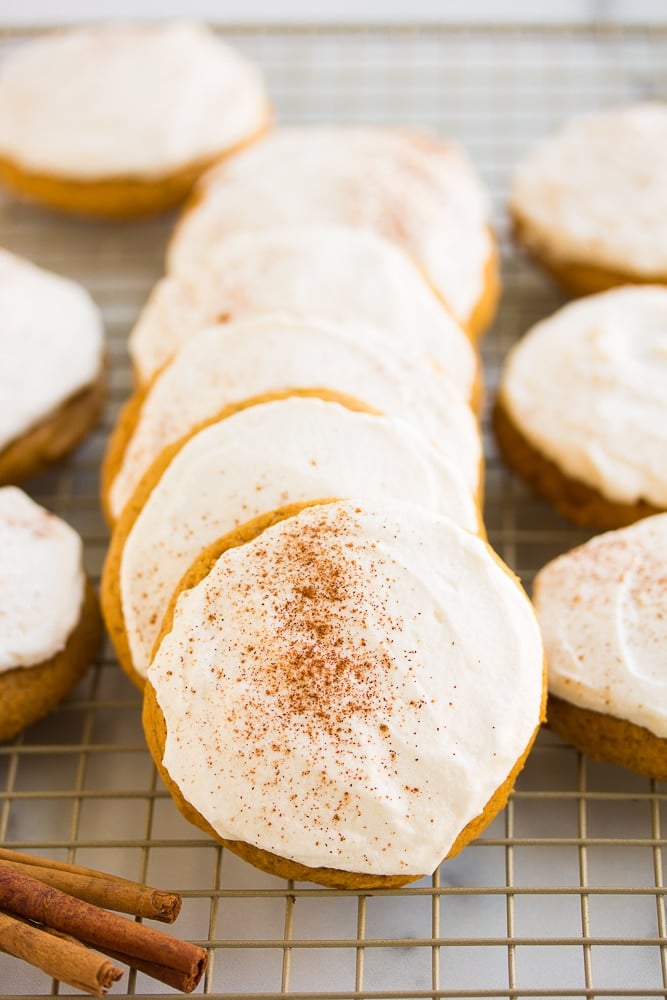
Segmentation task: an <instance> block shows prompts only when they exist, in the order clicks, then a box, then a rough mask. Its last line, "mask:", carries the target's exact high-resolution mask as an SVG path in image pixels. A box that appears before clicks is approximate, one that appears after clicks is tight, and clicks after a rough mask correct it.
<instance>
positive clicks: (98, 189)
mask: <svg viewBox="0 0 667 1000" xmlns="http://www.w3.org/2000/svg"><path fill="white" fill-rule="evenodd" d="M268 128H269V123H268V119H267V122H266V123H265V124H264V125H263V126H262V128H261V129H259V130H258V131H257V132H256V133H255V134H254V135H252V136H250V137H249V138H248V139H246V140H244V141H243V142H240V143H238V144H237V145H236V146H234V147H233V148H232V149H229V150H225V151H224V152H221V153H220V154H219V155H217V156H213V157H206V159H203V160H197V161H196V162H194V163H191V164H189V165H188V166H185V167H183V168H182V169H180V170H176V171H174V172H172V173H169V174H165V175H163V176H161V177H154V178H142V177H133V176H127V177H109V178H106V179H100V180H91V181H83V180H82V181H77V180H71V179H69V178H66V177H56V176H51V175H49V174H43V173H38V172H36V171H32V170H28V169H24V168H23V167H21V166H19V164H17V163H16V162H15V161H13V160H11V159H7V158H4V157H0V184H2V185H3V186H4V187H6V188H8V189H9V190H10V191H12V192H13V193H14V194H15V195H18V196H19V197H24V198H28V199H29V200H32V201H37V202H40V203H41V204H43V205H47V206H48V207H49V208H55V209H57V210H58V211H61V212H68V213H73V214H75V215H88V216H96V217H99V218H105V219H132V218H140V217H141V216H146V215H155V214H157V213H158V212H166V211H168V210H169V209H172V208H175V207H176V206H177V205H180V204H181V203H182V202H183V201H184V200H185V199H186V198H187V196H188V194H189V193H190V191H191V190H192V188H193V186H194V184H195V183H196V182H197V180H198V179H199V178H200V177H201V175H202V174H203V173H204V171H206V170H208V168H209V167H210V166H212V165H213V164H214V163H216V162H217V161H218V159H222V158H224V157H227V156H230V155H233V154H234V153H236V152H238V151H239V150H241V149H244V148H245V147H246V146H248V145H250V144H251V143H252V142H254V141H255V140H256V139H259V138H261V137H262V136H263V135H265V133H266V132H267V131H268Z"/></svg>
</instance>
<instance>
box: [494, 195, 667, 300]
mask: <svg viewBox="0 0 667 1000" xmlns="http://www.w3.org/2000/svg"><path fill="white" fill-rule="evenodd" d="M512 223H513V230H514V236H515V238H516V240H517V242H518V243H520V244H521V246H522V247H523V249H524V250H525V251H526V253H527V254H528V255H529V256H530V257H531V258H532V259H533V260H534V261H535V262H536V263H537V264H539V265H540V267H542V269H543V270H544V271H546V272H547V274H549V275H550V276H551V277H552V278H553V279H554V280H555V281H556V282H557V283H558V284H559V285H560V286H561V288H563V289H564V290H565V291H566V292H569V293H570V294H572V295H594V294H595V293H597V292H606V291H609V289H610V288H619V287H620V286H621V285H667V274H664V273H663V274H649V275H647V274H636V273H634V272H632V271H616V270H613V269H612V268H607V267H600V266H598V265H596V264H593V263H590V262H585V261H575V260H565V259H563V258H560V257H557V256H556V255H554V254H553V253H551V252H550V251H549V249H548V248H547V247H545V246H544V244H543V243H541V242H540V241H539V240H536V239H534V238H533V237H532V235H531V232H530V224H529V223H527V222H526V221H525V220H523V219H521V218H520V216H518V215H517V214H516V213H515V214H514V215H513V218H512Z"/></svg>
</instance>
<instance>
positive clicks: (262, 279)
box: [129, 226, 478, 397]
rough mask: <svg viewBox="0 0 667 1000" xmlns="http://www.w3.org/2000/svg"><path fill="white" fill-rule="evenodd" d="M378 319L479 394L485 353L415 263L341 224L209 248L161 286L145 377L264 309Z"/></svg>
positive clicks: (148, 316)
mask: <svg viewBox="0 0 667 1000" xmlns="http://www.w3.org/2000/svg"><path fill="white" fill-rule="evenodd" d="M276 311H279V312H288V313H291V314H295V315H300V316H322V317H324V318H326V319H332V320H337V321H340V322H346V321H348V320H352V321H360V322H364V323H369V324H371V325H373V326H375V327H376V328H377V329H378V331H381V332H382V333H384V334H386V335H387V337H390V338H391V339H392V340H394V341H396V342H397V346H400V344H401V343H404V344H406V346H407V347H408V349H410V350H414V349H417V350H422V351H423V353H424V354H426V355H428V356H429V357H430V358H433V359H434V360H435V361H436V362H437V363H438V364H439V365H440V366H441V367H442V368H444V370H445V371H446V372H447V373H448V374H449V375H450V377H451V378H452V380H453V381H454V382H456V384H457V385H458V386H459V388H460V389H461V391H462V392H463V394H464V395H465V396H468V397H469V396H470V395H471V393H472V391H473V387H474V383H475V379H476V376H477V367H478V361H477V355H476V353H475V350H474V348H473V346H472V344H471V343H470V340H469V338H468V336H467V335H466V334H465V333H464V332H463V330H462V329H461V328H460V327H459V326H458V324H457V323H456V322H455V321H454V320H453V319H452V318H451V316H450V315H449V313H448V312H447V311H446V310H445V309H444V308H443V305H442V303H441V301H440V300H439V299H438V298H437V296H436V295H435V293H434V292H433V291H432V290H431V288H430V287H429V285H428V284H427V283H426V282H425V281H424V278H423V277H422V275H421V274H420V273H419V271H418V269H417V268H416V267H415V265H414V264H413V263H412V261H411V260H410V259H409V258H408V257H407V255H406V254H404V253H403V252H402V251H400V250H399V249H398V248H397V247H395V246H393V245H392V244H390V243H388V242H387V241H386V240H383V239H381V238H380V237H378V236H376V235H375V234H374V233H372V232H365V231H363V230H360V229H349V228H344V227H341V226H319V227H312V228H296V229H295V228H282V229H259V230H251V231H250V232H239V233H235V234H233V235H232V236H230V237H227V238H223V239H221V240H219V241H218V242H217V243H215V244H213V245H212V246H211V247H210V250H209V253H208V254H207V256H206V258H205V259H204V260H203V261H202V262H201V266H200V267H198V268H197V269H196V270H194V271H191V272H190V273H189V274H187V275H184V276H182V277H170V276H168V277H166V278H164V279H163V280H162V281H161V282H159V283H158V285H157V286H156V287H155V289H154V291H153V293H152V295H151V297H150V299H149V301H148V304H147V306H146V308H145V309H144V311H143V313H142V314H141V316H140V317H139V320H138V323H137V325H136V326H135V328H134V330H133V331H132V334H131V336H130V344H129V346H130V354H131V356H132V359H133V362H134V366H135V371H136V372H137V374H138V376H139V379H140V380H141V381H142V382H146V381H147V380H148V379H149V378H150V376H151V375H153V374H154V373H155V372H156V371H157V370H158V368H161V367H162V365H163V364H164V362H165V361H167V360H168V358H169V357H171V356H172V355H173V354H174V353H175V351H176V350H177V349H178V348H179V347H180V345H181V344H183V343H184V341H185V340H187V339H188V338H189V337H191V336H192V335H193V334H194V333H197V332H198V331H199V330H200V329H202V328H203V327H205V326H208V325H209V324H210V323H214V322H217V321H218V320H219V319H220V317H222V316H224V317H225V319H226V320H233V319H239V318H242V317H245V316H256V315H260V314H262V313H272V312H276Z"/></svg>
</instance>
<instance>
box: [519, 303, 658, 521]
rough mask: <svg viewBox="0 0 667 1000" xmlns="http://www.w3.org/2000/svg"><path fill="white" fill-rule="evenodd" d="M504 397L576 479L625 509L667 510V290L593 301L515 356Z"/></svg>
mask: <svg viewBox="0 0 667 1000" xmlns="http://www.w3.org/2000/svg"><path fill="white" fill-rule="evenodd" d="M500 391H501V398H502V401H503V405H504V406H505V408H506V409H507V410H508V412H509V414H510V416H511V418H512V420H513V422H514V424H515V425H516V426H517V427H518V429H519V430H520V431H521V433H522V434H523V435H524V437H526V438H527V439H528V440H529V441H530V442H531V443H532V444H533V445H534V446H535V447H536V448H538V449H539V450H540V451H541V452H542V453H543V454H545V455H546V456H547V457H548V458H550V459H551V460H552V461H554V462H555V463H556V464H557V465H558V466H559V468H560V469H561V470H562V471H563V472H564V473H565V474H566V475H567V476H569V477H571V478H574V479H579V480H581V482H583V483H585V484H586V485H588V486H591V487H593V488H594V489H596V490H598V491H599V492H600V493H602V494H603V495H604V496H605V497H607V498H608V499H610V500H613V501H615V502H620V503H629V504H632V503H636V502H637V501H639V500H642V499H643V500H647V501H648V502H650V503H652V504H653V505H654V506H656V507H667V289H664V288H653V287H650V286H644V287H637V288H632V287H627V288H622V289H616V290H614V291H611V292H605V293H604V294H602V295H593V296H590V297H589V298H587V299H582V300H580V301H578V302H575V303H573V304H571V305H568V306H566V307H565V308H564V309H561V310H560V311H559V312H557V313H555V315H553V316H552V317H550V318H549V319H547V320H544V321H543V322H542V323H538V324H537V326H535V327H533V329H532V330H530V331H529V332H528V333H527V334H526V336H525V337H524V338H523V339H522V340H520V341H519V342H518V344H517V345H516V346H515V347H514V348H513V349H512V351H511V352H510V354H509V356H508V358H507V361H506V365H505V370H504V373H503V377H502V382H501V390H500Z"/></svg>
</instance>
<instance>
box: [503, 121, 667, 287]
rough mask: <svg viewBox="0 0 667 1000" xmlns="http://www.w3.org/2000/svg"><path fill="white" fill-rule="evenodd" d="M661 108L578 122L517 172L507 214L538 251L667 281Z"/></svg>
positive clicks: (666, 147) (665, 127) (665, 133)
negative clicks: (512, 215)
mask: <svg viewBox="0 0 667 1000" xmlns="http://www.w3.org/2000/svg"><path fill="white" fill-rule="evenodd" d="M665 177H667V104H658V103H656V104H642V105H638V106H636V107H630V108H624V109H623V110H613V111H604V112H601V113H598V114H596V115H593V116H591V117H587V118H582V119H578V120H577V121H575V122H573V123H572V124H570V125H568V126H567V127H566V128H565V129H564V130H563V131H561V132H559V133H558V134H557V135H555V136H554V137H552V138H551V139H549V140H548V141H547V142H545V143H544V144H543V145H542V146H541V147H540V148H539V149H537V150H536V151H535V152H534V153H532V155H530V156H529V157H528V158H527V159H526V160H525V161H524V162H523V163H522V164H521V165H520V166H519V168H518V169H517V171H516V173H515V175H514V180H513V185H512V195H511V206H512V209H513V211H514V212H515V213H516V215H517V216H518V218H519V219H520V220H521V222H522V223H523V225H524V227H525V228H524V230H522V234H523V236H524V238H525V239H526V241H527V242H529V243H532V244H534V245H535V246H536V247H537V248H538V249H539V248H540V247H543V248H544V249H545V250H546V251H547V252H548V253H549V254H550V255H551V256H553V257H556V258H562V259H564V260H567V261H572V262H575V263H590V264H594V265H597V266H600V267H603V268H604V267H607V268H611V269H613V270H618V271H621V272H622V273H626V274H636V275H638V276H642V275H643V276H649V277H651V276H655V277H658V276H664V277H667V228H666V227H665V225H664V219H665V217H666V216H667V184H666V183H665Z"/></svg>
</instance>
